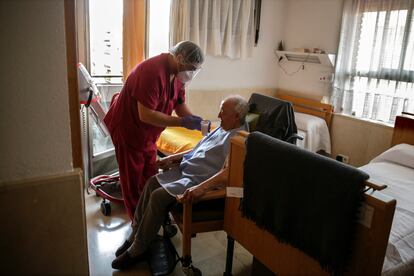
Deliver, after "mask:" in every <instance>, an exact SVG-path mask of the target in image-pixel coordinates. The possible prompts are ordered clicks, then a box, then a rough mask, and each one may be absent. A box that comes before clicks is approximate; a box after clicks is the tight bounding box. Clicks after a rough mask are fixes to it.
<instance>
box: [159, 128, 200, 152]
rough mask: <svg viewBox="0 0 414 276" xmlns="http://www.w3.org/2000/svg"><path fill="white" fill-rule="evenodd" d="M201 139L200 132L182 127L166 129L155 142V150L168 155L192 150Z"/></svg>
mask: <svg viewBox="0 0 414 276" xmlns="http://www.w3.org/2000/svg"><path fill="white" fill-rule="evenodd" d="M202 138H203V135H201V131H199V130H189V129H186V128H183V127H167V128H166V129H165V130H164V131H163V132H162V133H161V135H160V138H158V141H157V148H158V150H159V151H161V152H162V153H164V154H166V155H169V154H173V153H179V152H182V151H186V150H189V149H192V148H194V147H195V146H196V145H197V143H198V142H199V141H200V140H201V139H202Z"/></svg>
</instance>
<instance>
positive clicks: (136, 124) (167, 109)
mask: <svg viewBox="0 0 414 276" xmlns="http://www.w3.org/2000/svg"><path fill="white" fill-rule="evenodd" d="M168 55H169V54H161V55H158V56H155V57H153V58H150V59H147V60H145V61H144V62H142V63H140V64H139V65H138V66H137V67H135V69H134V70H133V71H132V72H131V74H130V75H129V76H128V78H127V80H126V82H125V85H124V87H123V89H122V91H121V93H120V94H119V96H118V99H117V100H116V102H114V104H113V105H112V106H111V108H110V109H109V111H108V113H107V115H106V116H105V119H104V122H105V124H106V126H107V127H108V130H109V132H110V133H111V135H112V136H114V137H113V139H115V140H116V141H118V142H121V143H126V144H128V145H129V146H131V147H133V148H135V149H137V150H147V149H156V145H155V142H156V141H157V139H158V137H159V136H160V134H161V132H162V131H163V130H164V129H165V127H158V126H153V125H149V124H146V123H143V122H141V120H140V119H139V115H138V107H137V101H139V102H140V103H141V104H142V105H144V106H145V107H147V108H149V109H152V110H156V111H159V112H162V113H164V114H167V115H171V113H172V111H173V110H174V109H175V108H176V106H177V104H179V103H183V102H184V101H185V93H184V92H185V90H184V86H183V84H182V83H181V82H180V81H178V80H177V79H174V82H173V84H172V85H170V69H169V65H168ZM114 134H116V135H114ZM116 141H114V142H116Z"/></svg>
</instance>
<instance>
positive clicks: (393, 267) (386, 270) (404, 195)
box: [360, 159, 414, 275]
mask: <svg viewBox="0 0 414 276" xmlns="http://www.w3.org/2000/svg"><path fill="white" fill-rule="evenodd" d="M400 160H401V159H400ZM373 161H374V160H373ZM360 169H361V170H363V171H365V172H366V173H368V174H369V175H370V179H369V181H370V182H373V183H376V184H385V185H387V186H388V187H387V188H386V189H384V190H382V191H381V193H383V194H386V195H388V196H390V197H392V198H395V199H396V200H397V206H396V209H395V214H394V220H393V223H392V227H391V233H390V237H389V241H388V246H387V251H386V256H385V260H384V265H383V274H384V275H414V168H411V167H408V166H405V165H403V164H398V163H395V162H391V161H387V160H381V159H378V161H374V162H372V163H369V164H367V165H365V166H362V167H360Z"/></svg>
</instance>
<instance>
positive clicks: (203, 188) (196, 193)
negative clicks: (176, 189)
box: [177, 167, 229, 203]
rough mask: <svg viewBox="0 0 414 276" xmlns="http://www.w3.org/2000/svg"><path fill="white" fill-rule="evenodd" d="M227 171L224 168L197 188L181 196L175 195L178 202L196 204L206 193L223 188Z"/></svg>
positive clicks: (192, 188)
mask: <svg viewBox="0 0 414 276" xmlns="http://www.w3.org/2000/svg"><path fill="white" fill-rule="evenodd" d="M228 174H229V170H228V168H227V167H226V168H224V169H222V170H220V171H219V172H218V173H216V174H215V175H213V176H212V177H210V178H209V179H207V180H206V181H204V182H201V183H200V184H198V185H197V186H194V187H191V188H189V189H187V190H186V191H185V192H184V193H183V194H182V195H177V201H178V202H181V203H183V202H197V201H198V199H199V198H200V197H201V196H202V195H204V194H205V193H206V192H207V191H210V190H213V189H215V188H219V187H224V186H225V184H226V182H227V179H228Z"/></svg>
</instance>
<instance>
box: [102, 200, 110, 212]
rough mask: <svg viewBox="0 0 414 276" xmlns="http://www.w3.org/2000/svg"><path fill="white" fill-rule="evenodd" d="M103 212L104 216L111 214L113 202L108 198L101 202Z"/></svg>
mask: <svg viewBox="0 0 414 276" xmlns="http://www.w3.org/2000/svg"><path fill="white" fill-rule="evenodd" d="M101 212H102V214H103V215H104V216H109V215H111V203H110V202H109V201H108V200H106V199H104V200H102V202H101Z"/></svg>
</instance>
